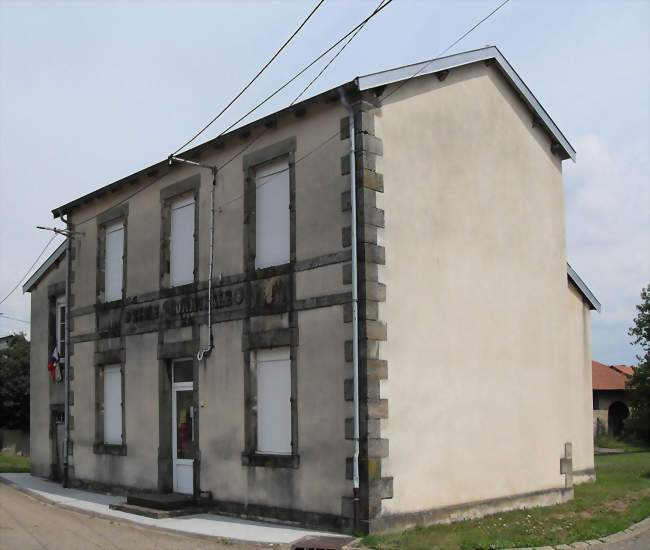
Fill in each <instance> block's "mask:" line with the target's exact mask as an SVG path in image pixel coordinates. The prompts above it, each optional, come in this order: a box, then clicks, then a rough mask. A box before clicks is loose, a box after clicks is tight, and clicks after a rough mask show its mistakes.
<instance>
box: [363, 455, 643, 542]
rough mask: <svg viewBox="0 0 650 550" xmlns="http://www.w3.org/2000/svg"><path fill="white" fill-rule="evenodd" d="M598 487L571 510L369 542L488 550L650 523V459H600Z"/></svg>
mask: <svg viewBox="0 0 650 550" xmlns="http://www.w3.org/2000/svg"><path fill="white" fill-rule="evenodd" d="M596 472H597V481H596V482H595V483H585V484H581V485H577V486H576V487H575V498H574V499H573V500H572V501H571V502H568V503H566V504H560V505H557V506H547V507H544V508H531V509H528V510H518V511H514V512H506V513H502V514H495V515H492V516H487V517H485V518H482V519H479V520H472V521H465V522H459V523H454V524H451V525H433V526H431V527H424V528H417V529H413V530H410V531H405V532H403V533H396V534H391V535H371V536H368V537H365V538H364V539H363V541H362V543H361V544H362V545H365V546H368V547H370V548H375V549H378V550H398V549H399V550H402V549H403V550H416V549H417V550H424V549H427V550H429V549H431V550H458V549H462V550H475V549H481V550H487V549H490V548H508V547H510V548H513V547H529V546H546V545H556V544H563V543H564V544H570V543H572V542H576V541H580V540H591V539H596V538H600V537H603V536H606V535H609V534H612V533H615V532H617V531H620V530H622V529H625V528H627V527H629V526H630V525H632V524H633V523H636V522H638V521H641V520H642V519H644V518H646V517H650V453H633V454H617V455H604V456H598V457H596Z"/></svg>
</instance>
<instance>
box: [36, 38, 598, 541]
mask: <svg viewBox="0 0 650 550" xmlns="http://www.w3.org/2000/svg"><path fill="white" fill-rule="evenodd" d="M415 74H417V77H416V78H410V77H412V76H413V75H415ZM341 96H344V100H342V99H341ZM346 103H349V104H350V105H351V109H352V110H353V112H354V117H353V122H354V125H353V127H352V132H353V135H351V133H350V117H349V115H348V113H349V111H348V110H347V107H346V106H345V104H346ZM351 138H353V144H354V150H355V154H354V155H353V159H354V169H353V170H352V171H351V168H350V166H351V162H350V161H351V159H350V156H349V151H350V145H351V144H350V140H351ZM183 156H184V157H185V158H186V159H191V160H192V161H195V162H199V163H201V164H202V165H204V166H213V165H216V166H218V167H219V169H218V171H217V175H216V181H215V183H216V187H215V186H214V185H213V173H212V172H211V170H209V169H204V168H201V167H199V166H188V165H187V164H183V163H178V162H172V164H171V165H170V163H169V162H168V160H167V159H165V160H163V161H161V162H159V163H157V164H155V165H153V166H150V167H148V168H145V169H143V170H141V171H140V172H137V173H135V174H133V175H131V176H128V177H125V178H123V179H121V180H119V181H116V182H114V183H111V184H109V185H106V186H105V187H102V188H100V189H98V190H96V191H92V192H91V193H89V194H87V195H85V196H83V197H81V198H79V199H77V200H74V201H72V202H70V203H67V204H65V205H63V206H61V207H58V208H56V209H55V210H54V211H53V213H54V215H55V217H65V218H66V219H67V220H68V221H69V223H70V224H71V225H70V227H71V228H72V229H73V230H75V231H76V232H78V233H76V234H75V236H74V239H73V241H72V252H71V274H70V275H71V276H70V281H71V289H70V290H71V291H70V317H71V322H70V334H71V337H70V343H71V349H70V357H69V360H70V379H71V382H70V389H71V393H70V444H69V455H70V456H69V461H70V469H69V477H70V483H71V484H73V485H77V486H91V487H104V488H105V489H111V490H127V491H132V490H144V491H154V492H161V493H164V492H170V491H174V492H178V493H191V494H194V495H197V496H199V495H202V496H203V497H209V499H210V503H211V508H212V509H213V510H214V511H219V512H222V513H228V514H235V515H240V516H248V517H267V518H276V519H280V520H282V521H288V522H296V523H300V524H304V525H315V526H318V527H320V528H334V529H339V530H342V531H347V532H351V531H353V530H354V529H355V523H358V528H359V529H362V530H365V531H378V530H382V529H388V528H393V527H399V526H405V525H413V524H415V523H428V522H432V521H445V520H449V519H459V518H462V517H469V516H473V515H475V514H484V513H487V512H491V511H496V510H505V509H510V508H518V507H523V506H534V505H542V504H553V503H557V502H562V501H564V500H566V499H568V498H571V496H572V494H573V489H572V484H573V482H574V481H580V480H587V479H593V478H594V469H593V441H592V437H591V431H590V424H591V413H590V411H591V369H590V364H591V355H590V317H589V315H590V310H592V309H598V308H599V307H600V306H599V304H598V302H597V300H596V299H595V298H594V297H593V295H592V294H591V292H590V291H589V289H588V288H587V287H586V286H585V285H584V283H583V282H582V281H581V280H580V278H579V277H578V276H577V274H575V272H574V271H573V270H572V269H571V268H570V267H568V266H567V263H566V241H565V234H564V231H565V221H564V202H563V196H564V188H563V183H562V161H563V160H566V159H570V158H574V156H575V152H574V150H573V148H572V147H571V145H570V144H569V143H568V141H567V140H566V138H565V137H564V136H563V135H562V133H561V132H560V130H559V129H558V128H557V126H556V125H555V124H554V123H553V121H552V120H551V119H550V117H549V116H548V114H547V113H546V111H544V109H543V108H542V106H541V105H540V104H539V103H538V101H537V100H536V99H535V97H534V96H533V95H532V93H531V92H530V90H529V89H528V88H527V87H526V85H525V84H524V83H523V81H522V80H521V79H520V78H519V76H518V75H517V74H516V73H515V71H514V70H513V69H512V67H511V66H510V65H509V64H508V62H507V61H506V60H505V58H504V57H503V56H502V54H501V53H500V52H499V51H498V49H497V48H495V47H488V48H483V49H480V50H475V51H471V52H465V53H461V54H457V55H452V56H448V57H445V58H441V59H437V60H434V61H431V62H427V63H423V64H419V65H413V66H408V67H401V68H398V69H393V70H390V71H385V72H382V73H376V74H372V75H367V76H364V77H359V78H357V79H355V80H354V81H352V82H349V83H347V84H345V85H344V86H342V87H341V88H338V89H332V90H329V91H326V92H324V93H322V94H320V95H318V96H316V97H314V98H312V99H309V100H306V101H304V102H302V103H299V104H296V105H293V106H291V107H288V108H286V109H284V110H281V111H278V112H276V113H273V114H271V115H269V116H266V117H264V118H262V119H261V120H258V121H255V122H252V123H250V124H247V125H245V126H243V127H241V128H239V129H236V130H233V131H232V132H230V133H228V134H226V135H224V136H221V137H218V138H215V139H213V140H211V141H208V142H207V143H204V144H202V145H199V146H197V147H195V148H194V149H192V150H190V151H188V152H187V153H185V154H184V155H183ZM98 171H99V172H101V167H98ZM351 173H352V174H353V175H354V179H352V178H351ZM352 182H355V185H356V193H355V195H354V196H355V198H356V201H355V202H356V205H355V206H354V207H353V206H352V205H353V201H352V200H351V199H352V195H351V194H350V191H349V190H350V186H351V183H352ZM213 191H214V193H215V197H214V199H212V197H211V194H212V192H213ZM213 200H214V203H213V202H212V201H213ZM212 204H214V205H215V207H214V210H213V209H212ZM353 216H356V220H357V225H356V228H357V231H356V235H357V239H358V246H357V247H356V251H357V253H358V258H357V262H356V269H353V267H355V266H353V265H352V258H353V252H354V250H353V248H354V246H353V244H352V243H353V242H354V232H352V231H351V220H352V219H353ZM212 227H213V230H212V231H211V228H212ZM55 256H56V254H55ZM63 257H65V254H63ZM211 257H213V264H212V266H211ZM60 258H61V253H59V255H58V256H56V258H51V259H50V260H48V262H49V267H47V268H46V269H41V270H40V274H37V276H35V277H33V278H32V280H30V281H29V282H28V283H27V284H26V285H25V290H26V291H29V292H31V293H32V323H33V324H32V335H33V341H34V351H33V353H32V396H33V399H32V468H33V472H34V473H35V474H37V475H43V476H47V475H50V473H51V471H52V464H57V463H59V462H60V460H58V461H57V460H56V458H55V452H56V449H57V445H56V444H55V443H53V441H52V438H53V437H54V434H56V433H57V432H56V426H58V424H57V423H58V422H59V421H60V416H59V411H60V410H61V407H62V403H63V401H62V398H61V394H60V388H61V385H57V384H56V383H54V382H51V381H50V380H49V379H48V376H47V370H46V364H47V358H48V355H49V353H50V351H51V348H52V345H53V343H54V342H55V341H57V336H56V334H57V333H56V329H57V328H58V327H59V324H58V320H57V312H58V311H59V309H58V306H57V304H60V303H61V302H60V300H61V299H62V297H63V296H64V295H65V292H64V291H65V288H64V287H63V286H62V285H63V281H64V276H65V267H64V263H65V262H60V261H59V260H60ZM57 262H58V263H57ZM210 274H212V277H210ZM355 286H356V287H357V288H358V297H359V298H358V321H357V319H356V316H355V315H354V314H353V311H354V307H353V295H354V288H355ZM63 307H65V302H63ZM355 321H356V322H355ZM355 326H356V327H357V328H358V331H355V330H354V327H355ZM355 334H358V338H359V339H358V344H357V345H355V344H354V342H355V340H354V338H355ZM48 335H50V336H49V337H48ZM211 344H212V345H213V347H212V346H211ZM206 350H209V351H206ZM355 352H357V353H355ZM355 364H358V373H359V377H358V385H355V379H354V365H355ZM357 395H358V407H356V409H357V410H358V413H359V417H358V418H359V441H360V449H359V459H358V465H359V492H358V495H359V500H358V501H356V504H357V505H358V506H355V500H354V496H355V491H354V485H355V479H354V478H355V475H354V474H355V464H356V461H355V444H354V442H355V422H354V418H355V406H354V403H355V397H356V396H357ZM58 441H59V440H57V442H58Z"/></svg>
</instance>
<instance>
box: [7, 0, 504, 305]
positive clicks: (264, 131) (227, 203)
mask: <svg viewBox="0 0 650 550" xmlns="http://www.w3.org/2000/svg"><path fill="white" fill-rule="evenodd" d="M392 1H393V0H388V1H387V2H386V3H385V4H384V0H382V2H380V4H379V6H378V7H377V8H376V9H375V10H374V11H373V12H372V13H371V14H370V15H369V16H368V17H366V18H365V19H364V20H363V21H362V22H361V23H359V24H358V25H357V26H355V27H354V28H353V29H352V30H351V31H350V32H348V33H347V34H345V35H344V36H343V37H342V38H340V39H339V40H338V41H337V42H336V43H335V44H334V45H333V46H331V47H330V48H329V49H328V50H326V51H325V52H324V54H322V55H320V56H319V57H318V58H316V59H315V60H314V61H313V62H312V63H310V64H309V65H308V66H307V67H305V69H303V70H302V71H300V72H299V73H298V74H297V75H295V76H294V77H293V78H292V79H291V80H289V81H288V82H287V83H286V84H284V85H283V86H282V87H281V88H279V89H278V90H276V91H275V92H273V94H271V95H270V96H268V97H267V98H266V99H265V100H264V101H262V102H261V103H260V104H258V106H257V107H255V108H253V109H251V111H249V112H248V113H247V114H246V115H244V117H242V118H241V119H239V121H237V122H235V123H234V124H233V125H231V126H230V127H229V128H227V129H226V130H224V131H223V132H222V133H221V134H219V136H217V138H219V137H221V136H223V135H224V134H225V133H226V132H227V131H228V130H229V129H231V128H232V126H234V125H235V124H237V123H238V122H241V120H243V119H244V118H246V116H248V115H249V114H250V113H252V112H253V111H254V110H256V109H257V108H258V107H260V106H261V105H263V104H264V103H265V102H266V101H267V100H268V99H270V98H271V97H273V96H274V95H275V94H277V93H278V92H279V91H280V90H282V89H283V88H284V87H286V86H287V85H288V84H289V83H291V82H292V81H293V80H295V78H297V77H298V76H300V75H301V74H302V73H303V72H304V71H305V70H307V69H308V68H309V67H311V66H312V65H313V64H314V63H316V62H317V61H318V60H320V59H321V58H322V57H324V55H326V54H327V53H329V52H330V51H331V50H332V49H334V48H335V47H336V46H337V45H338V44H340V43H341V42H342V41H343V40H345V38H347V37H348V36H350V35H352V34H354V33H355V32H356V31H358V30H360V28H361V27H363V25H365V24H366V23H367V22H368V21H369V20H370V19H371V18H372V17H374V16H375V15H376V14H377V13H379V12H380V11H381V10H383V9H384V8H385V7H386V6H388V4H390V3H391V2H392ZM509 1H510V0H505V1H504V2H502V3H501V4H499V5H498V6H497V7H496V8H495V9H494V10H492V11H491V12H490V13H489V14H488V15H487V16H485V17H484V18H483V19H481V20H480V21H479V22H478V23H476V24H475V25H474V26H473V27H471V28H470V29H469V30H468V31H466V32H465V33H464V34H463V35H461V36H460V37H459V38H457V39H456V40H455V41H454V42H453V43H452V44H451V45H449V46H448V47H447V48H445V49H444V50H442V51H441V52H440V53H439V54H438V56H436V57H435V58H434V59H432V60H430V61H429V62H428V63H427V64H426V65H424V66H423V67H421V68H420V69H419V70H418V71H417V72H416V73H414V74H413V75H411V76H410V77H409V78H407V79H406V80H404V81H403V82H401V83H400V85H399V86H398V87H397V88H395V89H394V90H391V93H389V94H388V95H386V96H384V97H382V100H385V99H387V98H388V97H390V96H391V95H393V94H394V93H395V92H396V91H397V90H399V89H400V88H401V87H402V86H403V85H404V84H406V82H408V81H409V80H411V79H412V78H415V77H416V76H417V75H418V74H420V72H422V71H423V70H424V69H425V68H426V67H427V66H428V65H430V64H431V63H432V62H433V61H435V60H436V59H437V58H439V57H440V56H441V55H442V54H444V53H445V52H447V51H449V50H450V49H451V48H452V47H454V46H455V45H456V44H458V43H459V42H460V41H461V40H462V39H463V38H465V37H466V36H468V35H469V34H470V33H471V32H472V31H473V30H474V29H476V28H477V27H478V26H479V25H481V24H482V23H483V22H485V21H487V19H489V18H490V17H491V16H492V15H494V14H495V13H496V12H497V11H499V10H500V9H501V8H502V7H503V6H504V5H505V4H507V3H508V2H509ZM382 4H383V5H382ZM348 43H349V41H348ZM346 44H347V43H346ZM339 53H340V51H339ZM335 58H336V56H335V57H334V58H333V59H332V60H331V61H333V60H334V59H335ZM331 61H330V63H331ZM328 66H329V64H328ZM325 68H327V66H326V67H325ZM266 131H267V128H264V129H263V130H262V131H261V132H260V133H259V134H258V135H257V136H256V137H255V138H254V139H252V140H251V141H249V142H248V143H247V144H246V145H245V146H244V147H243V148H242V149H240V150H239V151H238V152H237V153H235V154H234V155H233V156H232V157H230V159H228V160H227V161H226V162H224V163H223V164H222V165H220V166H218V167H217V170H221V169H223V168H224V167H226V166H227V165H228V164H230V163H231V162H233V161H234V160H235V159H236V158H238V157H239V156H240V155H241V154H243V153H244V152H245V151H246V150H248V149H249V148H250V147H251V146H252V145H253V144H254V143H255V142H257V141H258V140H259V139H260V138H261V137H262V136H263V135H264V134H265V133H266ZM338 135H339V132H336V133H334V134H332V135H331V136H330V137H328V138H327V139H326V140H325V141H323V142H321V143H320V144H319V145H317V146H316V147H314V149H312V150H311V151H309V152H308V153H306V154H305V155H303V156H302V157H300V158H299V159H298V160H296V161H295V163H294V164H298V163H299V162H301V161H303V160H304V159H306V158H307V157H309V156H310V155H311V154H313V153H314V152H315V151H317V150H318V149H320V148H321V147H323V146H324V145H326V144H327V143H328V142H330V141H331V140H332V139H334V137H336V136H338ZM217 138H215V139H217ZM286 170H288V168H285V169H283V170H280V171H278V172H273V173H271V174H268V176H269V177H270V176H273V175H275V174H277V173H280V172H283V171H286ZM166 175H167V174H163V175H161V176H159V177H157V178H155V179H153V180H152V181H150V182H149V183H147V184H146V185H144V186H142V187H141V188H140V189H137V190H136V191H135V192H133V193H132V194H131V195H129V196H127V197H125V198H124V199H122V200H121V201H119V202H117V203H116V204H115V206H118V205H120V204H122V203H124V202H126V201H128V200H130V199H131V198H133V197H134V196H135V195H137V194H138V193H141V192H142V191H144V190H145V189H147V188H148V187H150V186H151V185H154V184H155V183H157V182H158V181H160V180H161V179H162V178H163V177H165V176H166ZM262 185H264V183H262V184H261V185H259V186H258V187H261V186H262ZM243 197H244V194H243V193H242V194H240V195H237V196H236V197H233V198H232V199H229V200H228V201H225V202H223V203H220V204H217V205H216V208H218V209H222V208H224V207H225V206H228V205H230V204H232V203H233V202H235V201H237V200H240V199H242V198H243ZM97 216H98V214H95V215H93V216H90V217H89V218H86V219H85V220H82V221H80V222H76V223H75V225H76V226H79V225H82V224H84V223H87V222H89V221H91V220H93V219H95V218H97ZM0 303H1V302H0Z"/></svg>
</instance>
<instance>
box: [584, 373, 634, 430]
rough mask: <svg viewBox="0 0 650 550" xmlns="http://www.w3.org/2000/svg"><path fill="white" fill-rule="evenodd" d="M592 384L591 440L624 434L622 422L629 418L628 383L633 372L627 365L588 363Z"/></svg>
mask: <svg viewBox="0 0 650 550" xmlns="http://www.w3.org/2000/svg"><path fill="white" fill-rule="evenodd" d="M591 365H592V366H591V368H592V384H593V408H594V412H593V428H594V437H597V436H599V435H605V434H607V435H611V436H618V435H621V433H622V432H623V422H624V421H625V419H626V418H627V417H628V416H630V407H631V399H630V390H628V388H627V382H628V381H629V380H630V378H631V377H632V375H633V374H634V369H633V368H632V367H628V366H627V365H603V364H602V363H599V362H598V361H592V362H591Z"/></svg>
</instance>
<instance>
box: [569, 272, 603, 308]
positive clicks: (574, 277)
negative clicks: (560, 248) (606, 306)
mask: <svg viewBox="0 0 650 550" xmlns="http://www.w3.org/2000/svg"><path fill="white" fill-rule="evenodd" d="M566 273H567V277H568V278H569V280H570V281H571V282H572V283H573V284H574V285H575V286H576V288H577V289H578V290H579V291H580V294H582V296H583V297H584V299H585V300H587V302H588V303H589V306H590V308H589V309H595V310H596V311H597V312H598V313H600V302H599V301H598V300H597V299H596V297H595V296H594V294H593V292H591V290H589V287H588V286H587V285H586V284H585V282H584V281H583V280H582V279H581V278H580V275H578V274H577V273H576V272H575V269H573V268H572V267H571V265H570V264H569V262H567V264H566Z"/></svg>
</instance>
